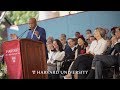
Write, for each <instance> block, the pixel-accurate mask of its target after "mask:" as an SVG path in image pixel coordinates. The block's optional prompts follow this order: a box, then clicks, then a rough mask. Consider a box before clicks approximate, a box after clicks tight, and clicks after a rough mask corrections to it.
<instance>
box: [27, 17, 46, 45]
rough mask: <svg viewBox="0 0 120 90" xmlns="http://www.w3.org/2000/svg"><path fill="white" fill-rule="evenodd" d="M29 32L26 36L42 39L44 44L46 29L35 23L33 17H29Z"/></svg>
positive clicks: (36, 39) (37, 39)
mask: <svg viewBox="0 0 120 90" xmlns="http://www.w3.org/2000/svg"><path fill="white" fill-rule="evenodd" d="M29 27H30V29H29V32H28V34H27V37H26V38H29V39H33V40H35V41H42V42H43V43H44V44H45V45H46V31H45V29H44V28H42V27H39V26H38V25H37V21H36V19H35V18H30V19H29Z"/></svg>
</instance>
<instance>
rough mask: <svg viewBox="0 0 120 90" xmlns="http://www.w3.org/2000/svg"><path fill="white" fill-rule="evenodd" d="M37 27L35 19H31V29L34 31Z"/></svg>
mask: <svg viewBox="0 0 120 90" xmlns="http://www.w3.org/2000/svg"><path fill="white" fill-rule="evenodd" d="M36 25H37V21H36V19H35V18H30V19H29V27H30V29H31V30H34V28H35V27H36Z"/></svg>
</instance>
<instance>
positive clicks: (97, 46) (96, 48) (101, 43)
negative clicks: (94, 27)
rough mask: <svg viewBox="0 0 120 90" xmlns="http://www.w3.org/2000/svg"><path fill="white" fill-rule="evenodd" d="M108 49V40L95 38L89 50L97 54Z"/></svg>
mask: <svg viewBox="0 0 120 90" xmlns="http://www.w3.org/2000/svg"><path fill="white" fill-rule="evenodd" d="M106 49H107V41H106V40H104V39H103V38H102V39H100V40H98V41H97V40H94V41H93V42H92V43H91V45H90V48H89V52H90V53H91V54H95V55H101V54H102V53H103V52H104V51H105V50H106Z"/></svg>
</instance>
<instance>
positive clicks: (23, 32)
mask: <svg viewBox="0 0 120 90" xmlns="http://www.w3.org/2000/svg"><path fill="white" fill-rule="evenodd" d="M27 31H28V30H26V31H24V32H23V33H22V34H21V35H20V36H18V39H20V38H21V37H22V36H23V35H24V34H25V32H27Z"/></svg>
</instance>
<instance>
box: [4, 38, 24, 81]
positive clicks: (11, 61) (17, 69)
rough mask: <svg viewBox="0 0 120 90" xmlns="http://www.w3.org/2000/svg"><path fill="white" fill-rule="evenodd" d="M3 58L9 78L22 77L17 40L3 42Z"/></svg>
mask: <svg viewBox="0 0 120 90" xmlns="http://www.w3.org/2000/svg"><path fill="white" fill-rule="evenodd" d="M2 46H3V53H4V60H5V63H6V65H7V73H8V78H9V79H22V64H21V55H20V43H19V40H12V41H7V42H4V43H3V45H2Z"/></svg>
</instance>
